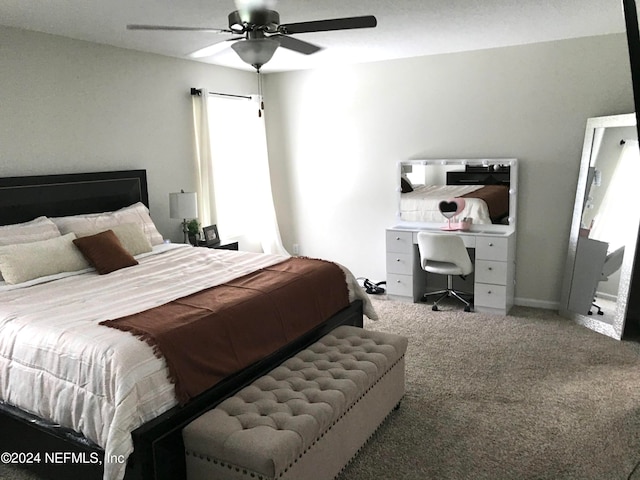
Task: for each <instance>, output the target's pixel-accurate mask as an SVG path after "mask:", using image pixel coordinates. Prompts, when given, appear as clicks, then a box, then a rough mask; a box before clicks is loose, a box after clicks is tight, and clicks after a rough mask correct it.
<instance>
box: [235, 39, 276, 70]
mask: <svg viewBox="0 0 640 480" xmlns="http://www.w3.org/2000/svg"><path fill="white" fill-rule="evenodd" d="M279 45H280V43H279V42H277V41H276V40H270V39H268V38H260V39H251V38H249V39H247V40H242V41H240V42H236V43H234V44H233V45H231V48H233V50H234V51H235V52H236V53H237V54H238V56H239V57H240V58H241V59H242V61H243V62H244V63H248V64H249V65H251V66H253V67H254V68H255V69H256V70H260V67H262V66H263V65H264V64H265V63H267V62H268V61H269V60H271V57H273V54H274V53H275V52H276V49H277V48H278V46H279Z"/></svg>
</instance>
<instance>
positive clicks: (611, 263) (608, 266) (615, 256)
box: [600, 246, 624, 281]
mask: <svg viewBox="0 0 640 480" xmlns="http://www.w3.org/2000/svg"><path fill="white" fill-rule="evenodd" d="M623 258H624V246H623V247H620V248H618V249H617V250H614V251H613V252H611V253H610V254H608V255H607V258H606V259H605V261H604V266H603V267H602V276H601V277H600V278H601V281H603V280H607V279H608V278H609V277H610V276H611V275H613V274H614V273H616V272H617V271H618V270H620V267H622V259H623Z"/></svg>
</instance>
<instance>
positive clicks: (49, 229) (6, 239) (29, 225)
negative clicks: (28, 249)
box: [0, 217, 60, 245]
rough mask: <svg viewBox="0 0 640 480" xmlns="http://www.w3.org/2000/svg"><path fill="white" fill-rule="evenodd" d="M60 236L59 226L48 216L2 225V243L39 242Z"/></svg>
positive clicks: (0, 230)
mask: <svg viewBox="0 0 640 480" xmlns="http://www.w3.org/2000/svg"><path fill="white" fill-rule="evenodd" d="M59 236H60V231H59V230H58V227H56V224H55V223H53V222H52V221H51V220H49V219H48V218H47V217H38V218H35V219H33V220H31V221H29V222H24V223H16V224H13V225H3V226H1V227H0V245H15V244H17V243H31V242H38V241H40V240H48V239H49V238H55V237H59Z"/></svg>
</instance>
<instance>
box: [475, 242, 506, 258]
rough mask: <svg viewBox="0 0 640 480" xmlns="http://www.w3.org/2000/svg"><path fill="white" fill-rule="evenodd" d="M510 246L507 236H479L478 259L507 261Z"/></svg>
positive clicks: (477, 244) (477, 245) (477, 243)
mask: <svg viewBox="0 0 640 480" xmlns="http://www.w3.org/2000/svg"><path fill="white" fill-rule="evenodd" d="M508 248H509V240H508V239H507V238H500V237H482V236H478V237H477V238H476V259H478V258H479V259H481V260H499V261H503V262H506V261H507V256H508Z"/></svg>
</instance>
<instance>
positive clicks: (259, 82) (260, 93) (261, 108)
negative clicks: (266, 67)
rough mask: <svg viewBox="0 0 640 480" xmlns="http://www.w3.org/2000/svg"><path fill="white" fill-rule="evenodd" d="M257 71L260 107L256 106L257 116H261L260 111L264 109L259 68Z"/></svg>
mask: <svg viewBox="0 0 640 480" xmlns="http://www.w3.org/2000/svg"><path fill="white" fill-rule="evenodd" d="M257 73H258V95H259V96H260V108H258V117H262V111H263V110H264V100H263V99H262V74H261V73H260V69H258V70H257Z"/></svg>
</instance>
